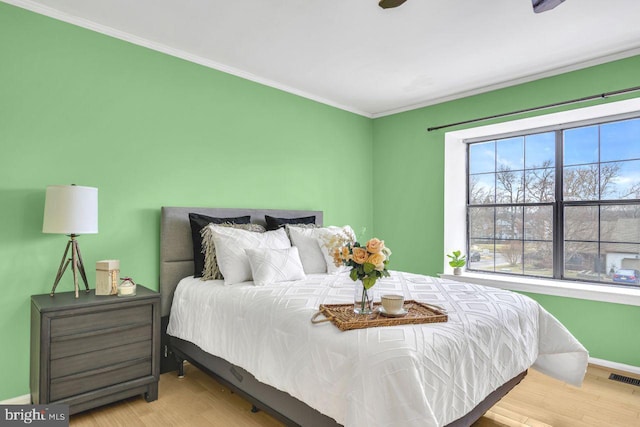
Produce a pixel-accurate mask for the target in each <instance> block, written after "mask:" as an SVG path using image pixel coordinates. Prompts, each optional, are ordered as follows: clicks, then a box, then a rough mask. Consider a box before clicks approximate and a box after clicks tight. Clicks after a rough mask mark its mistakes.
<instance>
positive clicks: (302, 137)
mask: <svg viewBox="0 0 640 427" xmlns="http://www.w3.org/2000/svg"><path fill="white" fill-rule="evenodd" d="M372 126H373V125H372V121H371V120H370V119H367V118H365V117H361V116H358V115H355V114H352V113H348V112H345V111H342V110H339V109H336V108H332V107H328V106H326V105H323V104H320V103H316V102H313V101H310V100H307V99H304V98H301V97H297V96H294V95H291V94H288V93H285V92H282V91H278V90H275V89H272V88H269V87H265V86H262V85H259V84H255V83H252V82H249V81H246V80H243V79H240V78H237V77H233V76H230V75H228V74H224V73H221V72H217V71H214V70H211V69H209V68H205V67H202V66H199V65H195V64H192V63H189V62H186V61H183V60H180V59H177V58H173V57H170V56H168V55H164V54H161V53H158V52H155V51H152V50H149V49H145V48H142V47H138V46H135V45H132V44H129V43H126V42H123V41H119V40H116V39H113V38H110V37H107V36H104V35H101V34H97V33H94V32H91V31H88V30H85V29H81V28H78V27H75V26H72V25H68V24H66V23H62V22H59V21H56V20H53V19H50V18H47V17H43V16H40V15H37V14H34V13H31V12H28V11H25V10H22V9H19V8H15V7H13V6H9V5H6V4H4V3H0V212H1V216H0V217H1V218H2V219H1V220H0V259H1V260H2V262H1V263H0V276H2V277H3V278H4V280H3V281H2V285H1V289H2V297H1V298H0V339H1V340H2V342H3V343H4V344H5V346H6V348H5V351H2V352H0V366H2V367H3V368H2V373H1V374H0V400H3V399H7V398H11V397H15V396H19V395H23V394H27V393H28V392H29V382H28V379H29V368H28V360H29V357H28V354H29V296H30V295H32V294H41V293H47V292H49V290H50V289H51V286H52V285H53V279H54V277H55V274H56V270H57V268H58V264H59V262H60V257H61V256H62V252H63V250H64V246H65V244H66V241H67V238H66V237H65V236H62V235H50V234H42V232H41V230H42V215H43V208H44V193H45V188H46V186H47V185H51V184H71V183H75V184H78V185H88V186H95V187H98V189H99V205H100V209H99V211H100V219H99V227H100V232H99V234H96V235H85V236H81V237H80V238H79V241H80V247H81V249H82V252H83V257H84V261H85V265H86V266H87V270H88V271H87V272H88V275H89V281H90V285H91V287H92V288H93V287H94V286H95V285H94V278H95V267H94V266H95V262H96V261H97V260H100V259H106V258H116V259H120V261H121V271H122V274H124V275H129V276H131V277H133V278H134V279H135V280H136V281H137V282H139V283H141V284H144V285H146V286H148V287H150V288H153V289H157V286H158V285H157V283H158V274H159V273H158V264H159V246H158V245H159V223H160V207H161V206H217V207H254V208H284V209H319V210H323V211H325V223H327V224H335V225H343V224H346V223H349V224H351V225H352V226H353V227H354V229H355V230H361V229H362V228H363V227H366V228H367V229H368V230H369V231H371V230H372V228H373V214H372V202H371V197H370V193H371V183H370V182H371V179H370V178H371V173H372V172H371V169H372V167H371V165H372V163H373V162H372V153H371V143H372ZM354 173H358V174H361V175H362V177H364V178H365V179H362V180H360V181H359V182H360V189H359V191H357V192H348V191H345V182H346V181H348V178H346V176H348V175H351V174H354ZM58 289H59V290H60V291H67V290H72V289H73V285H72V279H71V275H70V273H67V274H66V275H65V277H64V278H63V281H62V282H61V284H60V285H59V288H58Z"/></svg>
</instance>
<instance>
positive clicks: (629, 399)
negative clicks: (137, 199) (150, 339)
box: [70, 364, 640, 427]
mask: <svg viewBox="0 0 640 427" xmlns="http://www.w3.org/2000/svg"><path fill="white" fill-rule="evenodd" d="M185 370H186V377H185V378H183V379H179V378H178V377H177V375H176V374H175V373H168V374H163V375H161V376H160V393H159V399H158V400H157V401H155V402H151V403H147V402H146V401H145V400H144V399H143V398H142V397H134V398H130V399H126V400H123V401H122V402H118V403H113V404H110V405H106V406H103V407H101V408H96V409H93V410H91V411H86V412H83V413H80V414H76V415H73V416H72V417H71V422H70V425H71V426H72V427H119V426H123V427H124V426H126V427H137V426H140V427H157V426H162V427H230V426H231V427H233V426H242V427H281V426H282V423H280V422H279V421H277V420H276V419H274V418H273V417H271V416H270V415H269V414H267V413H265V412H263V411H260V412H258V413H252V412H251V404H250V403H249V402H247V401H246V400H244V399H243V398H241V397H240V396H238V395H237V394H234V393H231V392H230V391H229V390H228V389H227V388H226V387H224V386H222V385H221V384H219V383H218V382H216V381H215V380H214V379H213V378H212V377H210V376H209V375H207V374H205V373H204V372H202V371H200V370H199V369H197V368H195V367H194V366H191V365H188V364H187V365H186V366H185ZM612 372H613V373H617V374H620V375H627V376H630V377H633V378H637V377H638V376H634V375H631V374H628V373H625V372H620V371H612V370H610V369H607V368H603V367H600V366H596V365H589V368H588V370H587V375H586V376H585V381H584V384H583V386H582V387H573V386H570V385H567V384H564V383H562V382H560V381H558V380H555V379H553V378H550V377H547V376H545V375H543V374H541V373H539V372H536V371H534V370H529V375H527V376H526V378H525V379H524V380H523V381H522V382H521V383H520V384H519V385H518V386H516V388H514V389H513V390H512V391H511V392H510V393H509V394H507V395H506V396H505V397H504V398H503V399H502V400H501V401H500V402H498V404H497V405H495V406H494V407H493V408H491V409H490V410H489V411H488V412H487V413H486V414H485V415H484V416H483V417H482V418H480V419H479V420H478V421H477V422H476V423H474V425H473V427H550V426H553V427H582V426H607V427H631V426H640V387H637V386H634V385H630V384H625V383H620V382H616V381H612V380H609V379H608V378H609V374H611V373H612Z"/></svg>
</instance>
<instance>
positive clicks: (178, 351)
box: [169, 336, 527, 427]
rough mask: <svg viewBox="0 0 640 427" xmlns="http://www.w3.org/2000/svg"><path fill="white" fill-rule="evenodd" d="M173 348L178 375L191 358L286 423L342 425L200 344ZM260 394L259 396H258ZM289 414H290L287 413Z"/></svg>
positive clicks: (493, 398) (462, 426) (478, 412)
mask: <svg viewBox="0 0 640 427" xmlns="http://www.w3.org/2000/svg"><path fill="white" fill-rule="evenodd" d="M169 341H170V344H171V348H172V352H173V354H174V356H175V357H176V359H177V360H178V377H179V378H183V377H184V363H183V362H184V361H185V360H186V361H188V362H189V363H191V364H192V365H194V366H197V367H198V368H199V369H201V370H203V371H204V372H206V373H207V374H209V375H211V376H212V377H213V378H215V379H216V380H217V381H218V382H219V383H221V384H223V385H224V386H226V387H228V388H229V389H230V390H231V391H232V392H234V393H236V394H238V395H240V396H242V397H243V398H244V399H246V400H247V401H249V403H251V412H253V413H256V412H258V411H260V410H263V411H265V412H267V413H268V414H270V415H271V416H273V417H274V418H276V419H277V420H279V421H281V422H282V423H284V424H285V425H287V426H302V425H304V426H305V427H307V426H308V427H340V426H341V425H340V424H338V423H337V422H336V421H335V420H334V419H332V418H330V417H328V416H326V415H324V414H322V413H320V412H318V411H316V410H315V409H313V408H311V407H310V406H308V405H307V404H305V403H303V402H301V401H299V400H298V399H296V398H294V397H292V396H291V395H290V394H288V393H285V392H283V391H280V390H277V389H275V388H273V387H271V386H268V385H266V384H263V383H261V382H259V381H258V380H256V379H255V377H254V376H253V375H251V374H250V373H249V372H247V371H245V370H244V369H242V368H239V367H237V366H235V365H232V364H231V363H229V362H227V361H226V360H223V359H221V358H219V357H216V356H213V355H211V354H208V353H206V352H204V351H203V350H201V349H200V348H199V347H198V346H197V345H195V344H193V343H190V342H188V341H184V340H181V339H179V338H175V337H171V336H170V337H169ZM526 375H527V371H524V372H521V373H520V374H518V375H516V376H515V377H514V378H512V379H511V380H509V381H507V382H506V383H505V384H503V385H502V386H500V387H499V388H498V389H496V390H495V391H494V392H493V393H491V394H490V395H489V396H487V398H486V399H484V400H483V401H482V402H480V403H479V404H478V405H477V406H476V407H475V408H473V409H472V410H471V411H470V412H469V413H467V414H466V415H465V416H464V417H462V418H459V419H458V420H456V421H453V422H452V423H449V424H447V425H446V427H469V426H470V425H471V424H473V423H474V422H475V421H477V420H478V419H479V418H480V417H482V415H483V414H484V413H485V412H487V411H488V410H489V409H491V407H492V406H493V405H495V404H496V403H497V402H498V401H499V400H500V399H502V398H503V397H504V396H505V395H506V394H507V393H508V392H509V391H510V390H511V389H512V388H514V387H515V386H516V385H518V384H519V383H520V381H522V379H523V378H524V377H525V376H526ZM256 396H260V398H259V399H258V398H256ZM284 414H287V415H284Z"/></svg>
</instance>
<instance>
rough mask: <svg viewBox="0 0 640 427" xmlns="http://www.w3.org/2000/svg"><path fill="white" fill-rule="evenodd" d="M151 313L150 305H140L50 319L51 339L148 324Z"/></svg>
mask: <svg viewBox="0 0 640 427" xmlns="http://www.w3.org/2000/svg"><path fill="white" fill-rule="evenodd" d="M151 313H152V308H151V306H150V305H140V306H137V307H128V308H119V309H117V310H115V309H114V310H102V311H99V312H96V313H86V314H79V315H76V316H60V317H55V318H53V319H51V338H56V337H60V336H64V335H78V334H82V333H90V332H92V331H96V330H100V329H109V328H116V327H119V326H123V325H127V324H139V323H150V321H151Z"/></svg>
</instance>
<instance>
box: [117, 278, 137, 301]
mask: <svg viewBox="0 0 640 427" xmlns="http://www.w3.org/2000/svg"><path fill="white" fill-rule="evenodd" d="M118 296H119V297H134V296H136V283H135V282H134V281H133V279H132V278H131V277H123V278H122V283H120V285H118Z"/></svg>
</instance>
